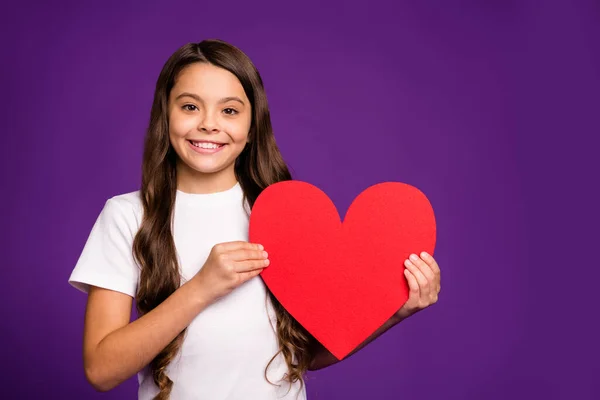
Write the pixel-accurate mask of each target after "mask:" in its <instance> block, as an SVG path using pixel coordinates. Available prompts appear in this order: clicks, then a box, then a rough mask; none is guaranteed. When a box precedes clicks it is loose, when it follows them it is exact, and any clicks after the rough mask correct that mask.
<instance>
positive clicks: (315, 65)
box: [0, 1, 600, 400]
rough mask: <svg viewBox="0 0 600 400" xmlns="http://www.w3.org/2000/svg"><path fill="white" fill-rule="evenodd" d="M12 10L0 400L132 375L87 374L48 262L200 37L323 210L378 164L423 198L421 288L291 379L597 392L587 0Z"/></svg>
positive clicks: (424, 395) (396, 391) (88, 393)
mask: <svg viewBox="0 0 600 400" xmlns="http://www.w3.org/2000/svg"><path fill="white" fill-rule="evenodd" d="M11 3H12V4H9V3H7V2H5V4H4V3H3V7H2V10H3V11H2V16H0V26H1V28H0V29H2V35H1V39H0V40H2V48H3V56H2V63H1V64H2V67H1V68H2V70H3V72H2V74H1V75H2V76H1V78H0V79H1V84H2V86H1V88H2V107H1V109H2V124H3V134H2V135H1V138H2V139H1V140H2V152H3V157H1V158H0V162H1V163H2V164H1V168H0V171H1V174H2V192H3V194H4V195H3V196H2V200H1V201H2V207H0V212H2V220H3V221H5V223H6V222H7V223H8V233H6V235H7V236H5V238H4V240H3V241H2V269H1V274H2V276H1V279H2V280H1V282H2V286H3V289H2V291H1V292H0V293H1V294H0V296H2V297H1V298H0V299H1V302H2V311H1V313H2V314H1V321H2V324H3V326H2V330H1V333H0V334H1V342H0V343H2V345H4V351H3V360H2V363H1V364H0V365H1V367H0V369H1V370H0V377H1V380H2V397H3V398H6V399H17V398H19V399H41V398H50V397H52V398H64V399H67V398H73V399H100V398H103V399H131V398H135V396H136V389H137V386H136V381H135V378H132V379H131V380H129V381H128V382H127V383H125V384H123V385H121V386H120V387H118V388H117V389H115V390H113V391H112V392H110V393H107V394H98V393H95V392H94V391H93V389H92V388H91V387H90V386H89V385H88V384H87V383H86V382H85V379H84V374H83V368H82V361H81V340H82V325H83V315H84V306H85V296H84V295H82V294H81V293H79V292H77V291H76V290H75V289H72V288H70V287H69V286H68V284H67V278H68V276H69V274H70V273H71V270H72V268H73V267H74V265H75V262H76V260H77V258H78V256H79V254H80V252H81V250H82V248H83V245H84V243H85V240H86V239H87V235H88V234H89V231H90V229H91V227H92V224H93V223H94V221H95V219H96V217H97V216H98V213H99V212H100V209H101V207H102V205H103V204H104V202H105V201H106V199H107V198H108V197H110V196H113V195H116V194H119V193H123V192H128V191H133V190H137V189H138V187H139V186H138V184H139V177H140V163H141V155H142V138H143V135H144V129H145V127H146V125H147V121H148V118H149V112H150V105H151V101H152V94H153V89H154V84H155V81H156V78H157V76H158V73H159V71H160V68H161V67H162V64H163V63H164V61H165V60H166V58H167V57H168V56H169V55H170V54H171V53H172V52H173V51H175V49H176V48H178V47H179V46H181V45H183V44H184V43H187V42H192V41H199V40H202V39H205V38H213V37H217V38H222V39H224V40H228V41H230V42H232V43H233V44H235V45H237V46H239V47H240V48H241V49H242V50H244V51H245V52H246V53H247V54H248V55H249V56H250V57H251V58H252V59H253V61H254V62H255V64H256V65H257V66H258V68H259V70H260V72H261V74H262V76H263V78H264V81H265V85H266V90H267V95H268V98H269V102H270V106H271V113H272V118H273V125H274V129H275V134H276V138H277V141H278V143H279V145H280V148H281V150H282V152H283V155H284V157H285V158H286V160H287V162H288V163H289V165H290V167H291V169H292V171H293V172H294V173H295V177H296V178H297V179H302V180H306V181H309V182H311V183H313V184H315V185H317V186H319V187H321V188H322V189H323V190H325V191H326V192H327V193H328V194H329V195H330V196H331V198H332V199H333V200H334V202H335V203H336V205H337V206H338V208H339V210H340V212H341V213H345V211H346V209H347V207H348V206H349V205H350V202H351V201H352V199H353V198H354V197H355V196H356V195H358V194H359V193H360V192H361V191H362V190H363V189H365V188H366V187H367V186H369V185H371V184H374V183H377V182H379V181H384V180H397V181H402V182H406V183H410V184H413V185H415V186H417V187H419V188H420V189H421V190H423V191H424V192H425V193H426V194H427V196H428V197H429V199H430V200H431V202H432V204H433V206H434V209H435V211H436V217H437V222H438V246H437V248H436V253H435V254H436V258H437V260H438V262H439V264H440V266H441V268H442V271H443V272H442V287H443V289H442V292H441V294H440V295H441V296H440V301H439V302H438V303H437V304H436V305H435V306H433V307H431V308H429V309H427V310H426V311H423V312H422V313H419V314H417V315H415V316H414V317H412V318H411V319H409V320H406V321H405V322H403V323H402V324H400V325H399V326H397V327H395V328H394V329H393V330H392V331H390V332H389V333H387V334H385V335H384V336H382V337H381V338H380V339H379V340H378V341H376V342H374V343H373V344H371V345H369V346H368V347H367V348H366V349H364V350H362V351H361V352H359V353H358V354H356V355H355V356H353V357H351V358H350V359H348V360H346V361H344V362H342V363H340V364H337V365H335V366H333V367H330V368H328V369H326V370H323V371H319V372H316V373H311V374H310V376H309V379H308V390H309V393H308V394H309V400H313V399H420V400H425V399H507V398H511V399H527V398H529V399H533V398H535V399H575V398H577V399H580V400H583V399H593V398H595V399H597V398H600V384H599V380H598V372H599V368H598V366H597V359H598V355H599V354H598V345H597V343H598V337H600V332H599V330H598V328H597V320H598V310H597V307H596V305H597V301H596V296H595V290H596V288H597V282H598V275H599V274H598V258H597V255H596V253H595V252H594V249H595V248H597V247H596V245H597V243H596V241H595V240H594V239H597V236H598V233H597V224H598V213H597V211H595V210H597V207H598V206H597V205H598V201H599V198H598V194H597V186H598V173H597V171H598V165H597V162H596V160H595V157H596V153H597V149H598V147H597V146H596V145H595V144H594V143H597V139H596V138H595V136H597V135H598V133H599V132H600V129H599V128H600V123H599V116H598V114H599V113H600V111H599V110H600V101H599V93H600V77H599V70H600V52H599V50H598V49H599V48H600V45H599V42H600V41H599V38H600V32H599V28H598V27H599V23H600V5H599V2H598V1H562V2H543V1H541V2H534V1H481V2H475V1H461V2H452V4H451V3H450V2H442V1H438V2H427V1H423V2H410V3H409V2H406V3H402V4H396V3H395V2H391V1H390V2H381V1H369V2H364V4H363V5H360V6H354V5H349V4H346V3H345V2H326V1H319V2H302V3H300V2H298V3H294V4H289V5H288V4H284V3H283V2H271V4H270V5H266V4H265V5H261V6H256V5H255V4H254V2H251V1H246V2H240V1H227V2H201V1H194V2H191V1H188V2H167V1H162V2H154V3H152V4H149V3H148V2H142V1H137V2H134V1H124V2H123V1H121V2H114V4H112V5H108V3H107V2H98V3H91V2H71V3H66V2H63V3H60V4H58V3H55V4H53V5H50V3H48V4H47V5H46V4H44V3H41V2H38V4H36V2H24V3H22V5H18V6H17V3H16V2H11ZM99 4H103V5H102V6H100V5H99ZM592 208H593V209H592ZM593 210H594V211H593ZM400 262H402V260H399V263H400Z"/></svg>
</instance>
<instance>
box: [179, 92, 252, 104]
mask: <svg viewBox="0 0 600 400" xmlns="http://www.w3.org/2000/svg"><path fill="white" fill-rule="evenodd" d="M182 97H191V98H192V99H194V100H196V101H199V102H201V101H202V99H201V98H200V96H198V95H197V94H194V93H188V92H183V93H181V94H180V95H179V96H177V97H176V98H175V100H179V99H180V98H182ZM228 101H237V102H239V103H241V104H242V105H243V106H244V105H246V104H245V103H244V102H243V101H242V99H240V98H239V97H237V96H229V97H223V98H222V99H221V100H219V103H227V102H228Z"/></svg>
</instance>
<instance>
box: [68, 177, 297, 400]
mask: <svg viewBox="0 0 600 400" xmlns="http://www.w3.org/2000/svg"><path fill="white" fill-rule="evenodd" d="M142 214H143V208H142V204H141V199H140V192H139V191H136V192H131V193H126V194H121V195H118V196H115V197H112V198H111V199H109V200H108V201H107V202H106V204H105V206H104V208H103V210H102V212H101V213H100V215H99V217H98V219H97V221H96V223H95V224H94V226H93V228H92V230H91V233H90V236H89V238H88V240H87V242H86V244H85V247H84V249H83V252H82V254H81V256H80V258H79V260H78V262H77V264H76V266H75V268H74V270H73V272H72V274H71V276H70V278H69V283H70V284H71V285H73V286H74V287H75V288H77V289H79V290H81V291H83V292H86V293H87V291H88V285H95V286H99V287H102V288H106V289H111V290H115V291H118V292H122V293H125V294H128V295H130V296H132V297H135V293H136V290H137V285H138V280H139V269H138V265H137V263H136V262H135V261H134V258H133V255H132V244H133V238H134V236H135V234H136V233H137V231H138V228H139V226H140V223H141V221H142ZM248 221H249V207H248V204H247V203H243V192H242V189H241V186H240V185H239V183H237V184H236V185H235V186H234V187H233V188H231V189H229V190H226V191H223V192H218V193H211V194H190V193H184V192H181V191H179V190H178V191H177V197H176V203H175V209H174V226H173V237H174V240H175V246H176V249H177V254H178V257H179V265H180V268H181V274H182V282H184V281H185V280H188V279H190V278H192V277H193V276H194V275H195V274H196V273H197V272H198V271H199V270H200V268H201V267H202V266H203V264H204V262H205V261H206V259H207V257H208V255H209V253H210V251H211V249H212V247H213V246H214V245H215V244H217V243H222V242H230V241H236V240H244V241H247V240H248ZM275 322H276V315H275V312H274V311H273V308H272V304H271V302H270V301H269V299H268V297H267V291H266V287H265V285H264V283H263V281H262V279H261V278H260V277H255V278H252V279H251V280H249V281H247V282H246V283H244V284H242V285H241V286H239V287H238V288H237V289H235V290H234V291H233V292H231V293H230V294H229V295H227V296H225V297H223V298H221V299H219V300H218V301H216V302H215V303H213V304H211V305H210V306H209V307H207V308H206V309H204V310H203V311H202V312H201V313H200V314H198V315H197V316H196V317H195V318H194V320H193V321H192V322H191V323H190V325H189V326H188V330H187V333H186V336H185V338H184V342H183V345H182V349H181V351H180V353H179V354H178V355H177V356H176V357H175V359H174V360H173V361H172V362H171V364H169V366H168V367H167V374H168V376H169V378H171V380H172V381H173V383H174V384H173V390H172V392H171V399H172V400H196V399H210V400H225V399H227V400H238V399H260V400H269V399H286V400H292V399H294V400H303V399H306V392H305V390H304V385H302V388H300V386H301V385H300V382H296V383H294V384H293V385H291V387H290V384H289V383H288V382H286V381H281V378H282V377H283V376H284V374H285V373H286V372H287V371H288V369H287V365H286V363H285V361H284V359H283V356H281V354H279V356H278V357H277V358H276V359H275V361H273V363H271V365H270V366H269V369H268V377H269V380H270V381H271V382H273V383H275V384H276V385H278V386H276V385H272V384H271V383H269V382H268V381H267V380H266V379H265V368H266V366H267V364H268V362H269V360H270V359H271V358H272V357H273V356H274V355H275V353H277V350H278V341H277V336H276V333H275V329H274V327H275ZM138 381H139V384H140V386H139V391H138V399H140V400H149V399H152V398H153V397H154V395H155V394H157V393H158V388H157V387H156V385H155V384H154V382H153V380H152V377H151V375H150V374H149V371H148V369H147V367H146V368H144V369H143V370H142V371H140V372H139V373H138Z"/></svg>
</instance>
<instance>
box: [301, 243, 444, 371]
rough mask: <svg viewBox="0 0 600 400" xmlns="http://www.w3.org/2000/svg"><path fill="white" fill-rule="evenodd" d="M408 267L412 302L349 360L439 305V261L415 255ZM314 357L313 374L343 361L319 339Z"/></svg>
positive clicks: (407, 272)
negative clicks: (427, 309) (404, 322)
mask: <svg viewBox="0 0 600 400" xmlns="http://www.w3.org/2000/svg"><path fill="white" fill-rule="evenodd" d="M404 265H405V266H406V269H405V270H404V275H405V276H406V280H407V281H408V287H409V290H410V292H409V296H408V300H407V301H406V303H404V305H403V306H402V308H400V310H398V312H396V313H395V314H394V315H393V316H392V317H391V318H390V319H388V320H387V321H386V322H385V323H384V324H383V325H382V326H381V327H380V328H379V329H377V330H376V331H375V332H374V333H373V334H371V336H369V337H368V338H367V339H366V340H365V341H364V342H362V343H361V344H360V345H359V346H358V347H357V348H356V349H354V351H352V352H351V353H350V354H349V355H348V356H346V358H344V359H345V360H346V359H348V357H350V356H352V355H353V354H354V353H356V352H357V351H359V350H360V349H362V348H364V347H365V346H366V345H368V344H369V343H371V342H372V341H373V340H375V339H377V338H378V337H379V336H381V335H382V334H384V333H385V332H387V331H388V330H389V329H390V328H391V327H393V326H394V325H396V324H398V323H400V322H401V321H404V320H405V319H406V318H408V317H410V316H411V315H413V314H415V313H416V312H418V311H420V310H423V309H424V308H426V307H429V306H430V305H432V304H434V303H436V302H437V300H438V294H439V292H440V290H441V286H440V268H439V266H438V264H437V262H436V261H435V259H434V258H433V257H432V256H431V255H429V254H427V253H425V252H422V253H421V257H418V256H417V255H416V254H412V255H411V256H410V259H407V260H405V261H404ZM312 354H313V360H312V362H311V365H310V367H309V370H310V371H315V370H318V369H322V368H325V367H328V366H330V365H333V364H335V363H337V362H339V361H340V360H338V359H337V358H336V357H335V356H334V355H333V354H331V352H329V350H327V349H326V348H324V347H323V345H321V344H320V343H319V342H317V341H316V340H315V341H314V347H313V350H312Z"/></svg>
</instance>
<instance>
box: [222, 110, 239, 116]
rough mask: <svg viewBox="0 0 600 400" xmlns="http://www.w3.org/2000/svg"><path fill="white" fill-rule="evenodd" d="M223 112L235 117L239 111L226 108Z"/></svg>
mask: <svg viewBox="0 0 600 400" xmlns="http://www.w3.org/2000/svg"><path fill="white" fill-rule="evenodd" d="M223 112H224V113H225V114H227V115H235V114H237V113H238V112H237V110H235V109H233V108H226V109H224V110H223Z"/></svg>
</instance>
